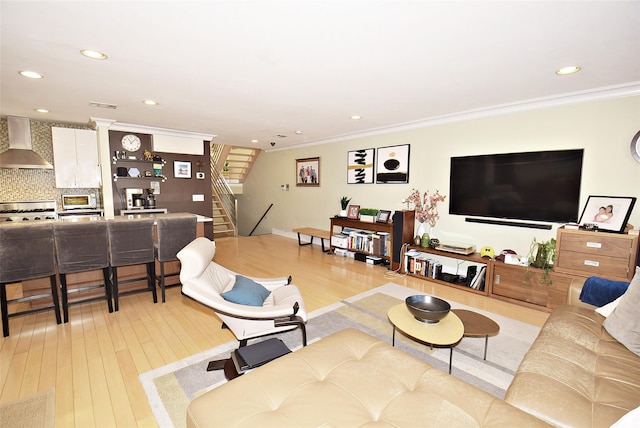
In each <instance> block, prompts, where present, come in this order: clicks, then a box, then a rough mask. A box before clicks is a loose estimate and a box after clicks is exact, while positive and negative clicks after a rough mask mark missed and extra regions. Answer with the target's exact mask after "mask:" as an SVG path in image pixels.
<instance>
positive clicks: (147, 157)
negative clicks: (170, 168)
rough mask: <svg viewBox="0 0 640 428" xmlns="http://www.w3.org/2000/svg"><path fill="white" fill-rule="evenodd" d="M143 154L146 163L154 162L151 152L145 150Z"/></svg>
mask: <svg viewBox="0 0 640 428" xmlns="http://www.w3.org/2000/svg"><path fill="white" fill-rule="evenodd" d="M142 154H143V155H144V160H146V161H152V160H153V154H151V152H150V151H149V150H145V151H144V152H142Z"/></svg>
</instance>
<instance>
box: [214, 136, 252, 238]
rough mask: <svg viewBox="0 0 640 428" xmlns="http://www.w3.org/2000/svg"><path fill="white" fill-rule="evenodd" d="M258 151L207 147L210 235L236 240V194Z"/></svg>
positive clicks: (242, 148) (230, 147)
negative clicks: (211, 207)
mask: <svg viewBox="0 0 640 428" xmlns="http://www.w3.org/2000/svg"><path fill="white" fill-rule="evenodd" d="M259 154H260V150H257V149H251V148H245V147H232V146H227V145H222V144H214V143H213V142H212V143H211V165H210V167H211V177H212V180H211V182H212V200H213V233H214V235H215V236H218V237H221V236H237V235H238V230H237V202H236V197H235V195H236V194H241V193H242V183H244V180H245V178H246V177H247V174H249V171H250V170H251V166H252V165H253V162H254V161H255V159H256V158H257V157H258V155H259Z"/></svg>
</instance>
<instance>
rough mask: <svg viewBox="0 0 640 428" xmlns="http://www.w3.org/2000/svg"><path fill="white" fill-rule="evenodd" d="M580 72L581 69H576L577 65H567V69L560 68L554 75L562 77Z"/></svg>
mask: <svg viewBox="0 0 640 428" xmlns="http://www.w3.org/2000/svg"><path fill="white" fill-rule="evenodd" d="M580 70H581V68H580V67H578V66H577V65H569V66H567V67H562V68H561V69H560V70H556V74H558V75H561V76H562V75H565V74H573V73H577V72H578V71H580Z"/></svg>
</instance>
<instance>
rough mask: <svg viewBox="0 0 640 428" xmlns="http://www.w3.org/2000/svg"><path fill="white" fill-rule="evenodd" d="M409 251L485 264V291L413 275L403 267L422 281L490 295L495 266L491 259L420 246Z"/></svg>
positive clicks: (411, 247) (478, 254) (409, 273)
mask: <svg viewBox="0 0 640 428" xmlns="http://www.w3.org/2000/svg"><path fill="white" fill-rule="evenodd" d="M408 249H410V250H416V251H419V252H421V253H425V254H433V255H436V256H439V257H446V258H451V259H456V260H457V261H458V262H457V263H460V261H468V262H472V263H474V264H484V265H485V270H484V275H485V285H484V289H483V290H475V289H473V288H470V287H469V286H467V285H465V284H460V283H456V282H447V281H443V280H440V279H437V278H432V277H426V276H423V275H416V274H413V273H411V272H407V270H406V269H405V267H404V266H403V272H404V273H405V274H407V275H409V276H413V277H416V278H420V279H425V280H429V281H433V282H436V283H438V284H444V285H447V286H449V287H453V288H459V289H461V290H464V291H468V292H470V293H475V294H481V295H483V296H486V295H488V294H489V289H490V285H489V281H490V278H492V276H493V266H494V263H493V261H491V260H489V259H484V258H482V257H481V256H480V253H473V254H469V255H465V254H457V253H448V252H446V251H439V250H435V249H433V248H425V247H418V246H413V245H412V246H409V247H408Z"/></svg>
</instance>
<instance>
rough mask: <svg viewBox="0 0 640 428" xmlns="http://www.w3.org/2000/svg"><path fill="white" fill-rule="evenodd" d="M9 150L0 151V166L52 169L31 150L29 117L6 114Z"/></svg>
mask: <svg viewBox="0 0 640 428" xmlns="http://www.w3.org/2000/svg"><path fill="white" fill-rule="evenodd" d="M7 127H8V129H9V150H7V151H4V152H2V153H0V168H14V169H16V168H23V169H53V166H51V164H50V163H49V162H47V161H46V160H44V159H43V158H42V157H41V156H40V155H39V154H37V153H36V152H34V151H33V147H32V145H31V126H30V124H29V118H26V117H16V116H7Z"/></svg>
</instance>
